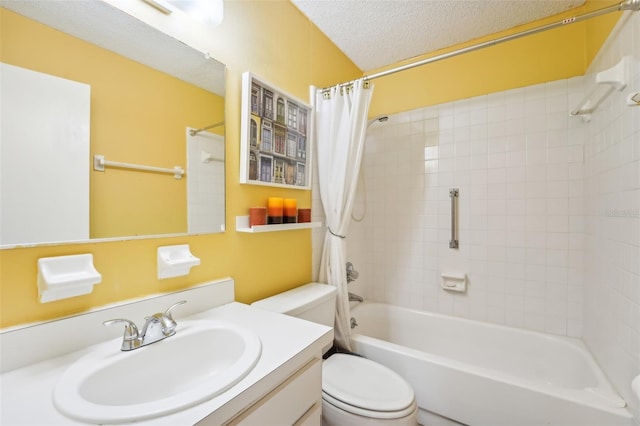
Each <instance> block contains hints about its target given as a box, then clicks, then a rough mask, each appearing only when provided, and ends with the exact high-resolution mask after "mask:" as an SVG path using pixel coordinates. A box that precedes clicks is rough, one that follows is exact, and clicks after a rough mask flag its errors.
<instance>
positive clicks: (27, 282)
mask: <svg viewBox="0 0 640 426" xmlns="http://www.w3.org/2000/svg"><path fill="white" fill-rule="evenodd" d="M9 14H10V12H7V11H6V10H5V9H0V19H1V20H2V21H0V30H1V31H2V35H1V36H2V43H3V46H2V50H3V51H4V44H5V43H9V42H11V39H12V34H8V33H7V32H6V29H7V28H8V26H6V27H5V20H6V19H7V16H9ZM215 34H216V37H215V40H214V41H213V42H214V43H215V44H216V49H215V50H214V51H211V54H212V56H213V57H215V58H216V59H218V60H220V61H221V62H223V63H225V64H226V65H227V67H228V70H227V77H228V78H227V96H226V106H225V113H226V117H225V120H226V123H227V124H226V141H227V142H226V149H227V165H226V179H227V185H226V190H227V215H226V221H227V232H226V233H224V234H216V235H203V236H191V237H171V238H156V239H143V240H128V241H116V242H102V243H89V244H77V245H57V246H44V247H36V248H17V249H12V250H1V251H0V292H1V293H0V316H1V318H0V319H1V323H0V325H1V326H2V327H6V326H11V325H15V324H20V323H25V322H31V321H38V320H45V319H50V318H56V317H60V316H64V315H70V314H73V313H77V312H81V311H84V310H87V309H89V308H92V307H95V306H100V305H104V304H107V303H112V302H115V301H119V300H124V299H128V298H132V297H138V296H142V295H145V294H152V293H157V292H164V291H171V290H177V289H181V288H186V287H189V286H193V285H195V284H198V283H201V282H203V281H206V280H210V279H215V278H220V277H225V276H231V277H233V278H234V279H235V280H236V298H237V299H238V300H239V301H242V302H251V301H253V300H256V299H259V298H261V297H265V296H267V295H271V294H274V293H276V292H279V291H282V290H285V289H289V288H292V287H295V286H297V285H299V284H302V283H304V282H308V281H310V280H311V231H309V230H299V231H287V232H278V233H266V234H255V235H253V234H243V233H236V232H235V216H236V215H244V214H247V210H248V207H249V206H253V205H264V204H266V199H267V197H269V196H282V197H287V198H297V199H298V205H299V206H302V207H310V206H311V194H310V192H309V191H302V190H287V189H281V188H269V187H262V186H255V185H240V184H239V183H238V176H239V152H240V142H239V140H240V99H241V80H242V73H243V72H245V71H252V72H253V73H255V74H256V75H257V76H259V77H260V78H262V79H264V80H266V81H268V82H270V83H272V84H273V85H275V86H277V87H280V88H282V89H283V90H285V91H287V92H289V93H291V94H292V95H293V96H295V97H298V98H301V99H309V85H312V84H313V85H316V86H319V87H324V86H328V85H331V84H334V83H337V82H340V81H345V80H351V79H353V78H357V77H359V76H361V75H362V72H361V70H359V69H358V68H357V67H356V66H355V65H353V63H352V62H351V61H349V60H348V59H347V58H346V57H345V56H344V55H343V54H342V53H341V52H340V51H339V50H338V49H337V48H336V47H335V46H333V45H332V43H331V42H329V40H327V39H326V37H325V36H324V35H322V34H321V33H320V32H319V31H318V30H317V29H316V28H315V27H314V26H313V25H311V24H310V23H309V22H308V20H307V19H306V18H305V17H304V16H303V15H302V14H301V13H300V12H298V10H297V9H296V8H295V7H294V6H293V5H291V4H290V3H289V2H287V1H278V2H261V1H227V2H225V18H224V21H223V23H222V25H221V26H220V27H218V28H217V29H216V30H215ZM44 54H45V56H46V57H47V58H48V59H49V60H51V61H52V62H56V61H58V58H57V57H55V56H52V55H50V54H48V53H47V52H44ZM184 243H188V244H190V246H191V251H192V252H193V254H194V255H195V256H197V257H199V258H200V259H201V265H200V266H197V267H194V268H192V269H191V274H189V275H188V276H187V277H179V278H172V279H166V280H158V279H157V278H156V249H157V247H159V246H164V245H172V244H184ZM78 253H93V255H94V263H95V266H96V268H97V269H98V271H100V273H102V276H103V277H102V283H101V284H99V285H97V286H95V287H94V291H93V293H91V294H89V295H86V296H80V297H75V298H71V299H66V300H61V301H56V302H51V303H46V304H40V303H39V302H38V300H37V299H38V298H37V288H36V278H37V269H36V262H37V260H38V258H40V257H48V256H60V255H67V254H78Z"/></svg>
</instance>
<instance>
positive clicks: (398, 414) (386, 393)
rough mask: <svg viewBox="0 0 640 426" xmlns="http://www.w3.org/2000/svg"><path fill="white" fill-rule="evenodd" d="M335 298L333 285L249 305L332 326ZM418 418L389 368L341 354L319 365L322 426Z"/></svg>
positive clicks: (383, 425) (393, 424) (390, 425)
mask: <svg viewBox="0 0 640 426" xmlns="http://www.w3.org/2000/svg"><path fill="white" fill-rule="evenodd" d="M336 293H337V291H336V288H335V287H333V286H330V285H327V284H320V283H310V284H306V285H303V286H301V287H298V288H295V289H293V290H289V291H286V292H284V293H280V294H277V295H275V296H272V297H269V298H267V299H263V300H259V301H257V302H254V303H253V304H252V306H254V307H256V308H260V309H265V310H269V311H273V312H279V313H283V314H287V315H291V316H295V317H297V318H302V319H306V320H308V321H313V322H316V323H320V324H324V325H327V326H330V327H333V321H334V317H335V298H336ZM327 349H330V348H325V351H326V350H327ZM417 416H418V406H417V404H416V400H415V395H414V392H413V389H412V388H411V386H410V385H409V384H408V383H407V382H406V381H405V380H404V379H403V378H402V377H400V375H398V374H397V373H395V372H394V371H392V370H391V369H389V368H387V367H385V366H383V365H381V364H378V363H376V362H373V361H371V360H368V359H366V358H362V357H360V356H357V355H353V354H344V353H336V354H333V355H331V356H329V357H328V358H327V359H326V360H325V361H324V362H323V363H322V424H323V425H324V426H351V425H353V426H358V425H380V426H415V425H417V424H418V421H417Z"/></svg>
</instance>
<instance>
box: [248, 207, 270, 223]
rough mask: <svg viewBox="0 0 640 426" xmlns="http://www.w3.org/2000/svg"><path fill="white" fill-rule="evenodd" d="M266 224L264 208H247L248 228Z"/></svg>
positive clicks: (265, 209) (265, 210)
mask: <svg viewBox="0 0 640 426" xmlns="http://www.w3.org/2000/svg"><path fill="white" fill-rule="evenodd" d="M266 223H267V208H266V207H250V208H249V226H257V225H264V224H266Z"/></svg>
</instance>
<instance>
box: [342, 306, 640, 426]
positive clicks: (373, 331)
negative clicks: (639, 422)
mask: <svg viewBox="0 0 640 426" xmlns="http://www.w3.org/2000/svg"><path fill="white" fill-rule="evenodd" d="M351 316H352V317H353V318H355V321H356V322H357V324H358V325H357V326H356V327H355V328H354V329H353V330H352V333H353V334H352V344H353V350H354V352H356V353H358V354H360V355H362V356H364V357H366V358H369V359H372V360H374V361H377V362H379V363H381V364H383V365H386V366H388V367H389V368H391V369H393V370H395V371H396V372H397V373H399V374H400V375H401V376H403V377H404V378H405V379H406V380H407V381H409V383H411V385H412V386H413V388H414V390H415V393H416V399H417V401H418V405H419V407H420V416H419V420H420V423H421V424H427V425H428V424H434V423H435V424H455V423H453V422H449V421H448V420H446V419H451V420H453V421H455V422H458V423H462V424H467V425H473V426H476V425H487V426H499V425H504V426H524V425H530V426H541V425H558V426H570V425H575V426H587V425H593V426H618V425H620V426H631V425H633V418H632V416H631V414H630V412H629V411H628V410H627V409H625V408H624V407H625V403H624V401H623V400H622V399H621V398H620V397H619V396H618V395H617V394H616V392H615V391H614V390H613V388H612V387H611V385H610V384H609V383H608V381H607V379H606V378H605V376H604V374H603V373H602V371H601V370H600V368H599V367H598V366H597V365H596V363H595V361H594V360H593V358H592V357H591V355H590V354H589V352H588V350H587V349H586V347H585V346H584V344H583V343H582V342H581V341H580V340H578V339H570V338H563V337H559V336H553V335H548V334H544V333H538V332H533V331H527V330H521V329H517V328H512V327H506V326H501V325H495V324H489V323H483V322H479V321H471V320H466V319H460V318H455V317H449V316H446V315H440V314H432V313H428V312H421V311H416V310H412V309H406V308H401V307H397V306H391V305H385V304H381V303H370V302H365V303H360V304H358V305H356V306H354V307H352V309H351ZM443 418H444V419H443Z"/></svg>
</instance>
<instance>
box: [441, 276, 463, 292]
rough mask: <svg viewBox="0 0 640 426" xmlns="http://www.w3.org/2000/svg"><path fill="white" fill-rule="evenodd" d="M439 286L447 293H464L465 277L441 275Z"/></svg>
mask: <svg viewBox="0 0 640 426" xmlns="http://www.w3.org/2000/svg"><path fill="white" fill-rule="evenodd" d="M441 277H442V281H441V283H440V286H441V287H442V288H444V289H445V290H448V291H458V292H464V291H466V290H467V275H466V274H460V273H443V274H441Z"/></svg>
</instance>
